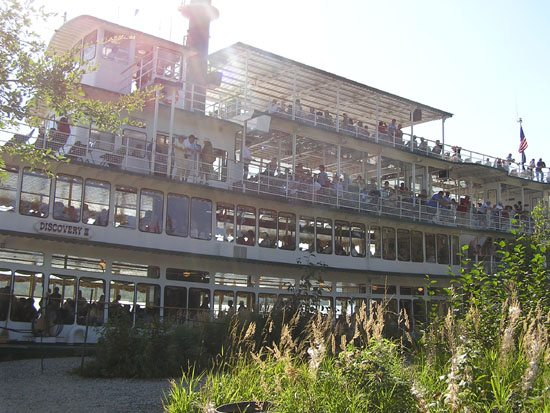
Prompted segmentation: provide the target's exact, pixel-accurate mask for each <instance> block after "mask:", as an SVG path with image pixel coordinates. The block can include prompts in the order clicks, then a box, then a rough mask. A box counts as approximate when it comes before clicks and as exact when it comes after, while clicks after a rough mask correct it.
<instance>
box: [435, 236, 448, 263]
mask: <svg viewBox="0 0 550 413" xmlns="http://www.w3.org/2000/svg"><path fill="white" fill-rule="evenodd" d="M449 253H450V249H449V237H448V236H447V235H446V234H437V262H438V263H439V264H449Z"/></svg>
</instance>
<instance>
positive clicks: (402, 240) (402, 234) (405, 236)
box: [397, 229, 411, 261]
mask: <svg viewBox="0 0 550 413" xmlns="http://www.w3.org/2000/svg"><path fill="white" fill-rule="evenodd" d="M397 257H398V259H399V261H410V260H411V235H410V232H409V230H407V229H398V230H397Z"/></svg>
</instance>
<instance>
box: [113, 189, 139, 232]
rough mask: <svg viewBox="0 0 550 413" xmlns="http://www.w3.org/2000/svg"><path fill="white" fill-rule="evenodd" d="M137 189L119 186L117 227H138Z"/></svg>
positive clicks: (115, 223)
mask: <svg viewBox="0 0 550 413" xmlns="http://www.w3.org/2000/svg"><path fill="white" fill-rule="evenodd" d="M136 215H137V189H136V188H131V187H124V186H118V185H117V187H116V190H115V222H114V225H115V227H123V228H136Z"/></svg>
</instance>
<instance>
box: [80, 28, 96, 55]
mask: <svg viewBox="0 0 550 413" xmlns="http://www.w3.org/2000/svg"><path fill="white" fill-rule="evenodd" d="M96 48H97V30H94V31H93V32H91V33H89V34H87V35H86V36H84V39H83V40H82V60H83V61H85V62H89V61H90V60H93V59H94V58H95V54H96Z"/></svg>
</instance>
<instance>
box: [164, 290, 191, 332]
mask: <svg viewBox="0 0 550 413" xmlns="http://www.w3.org/2000/svg"><path fill="white" fill-rule="evenodd" d="M186 312H187V288H185V287H165V288H164V317H165V318H168V319H170V320H171V321H173V322H175V323H178V324H181V323H183V322H184V321H185V319H186V317H187V314H186Z"/></svg>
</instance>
